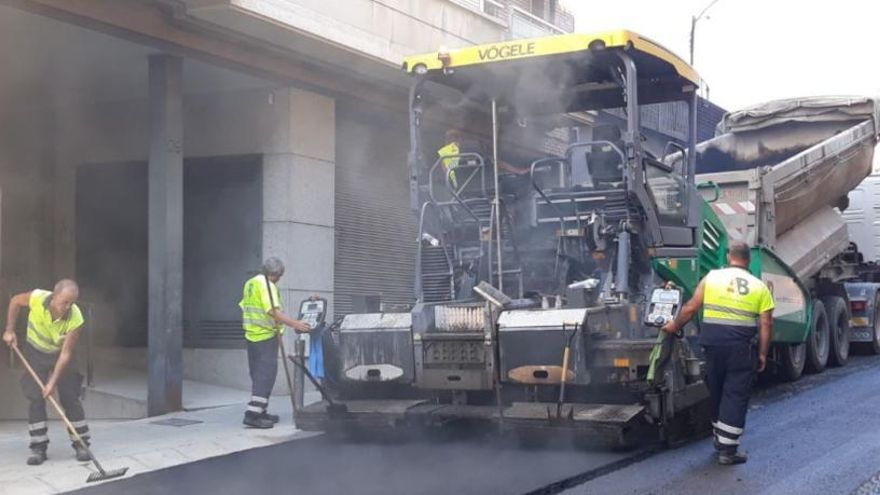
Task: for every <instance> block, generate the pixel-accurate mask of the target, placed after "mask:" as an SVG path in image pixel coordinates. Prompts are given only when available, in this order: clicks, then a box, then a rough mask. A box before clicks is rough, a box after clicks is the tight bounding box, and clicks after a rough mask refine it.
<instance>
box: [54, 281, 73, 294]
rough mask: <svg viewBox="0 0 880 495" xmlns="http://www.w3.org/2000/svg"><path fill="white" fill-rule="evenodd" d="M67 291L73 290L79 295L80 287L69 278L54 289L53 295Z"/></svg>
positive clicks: (57, 284)
mask: <svg viewBox="0 0 880 495" xmlns="http://www.w3.org/2000/svg"><path fill="white" fill-rule="evenodd" d="M65 290H73V291H75V292H76V294H77V295H79V285H78V284H77V283H76V282H74V281H73V280H71V279H69V278H63V279H61V280H59V281H58V283H56V284H55V287H54V288H53V289H52V293H53V294H61V293H62V292H64V291H65Z"/></svg>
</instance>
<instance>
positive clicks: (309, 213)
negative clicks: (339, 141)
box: [263, 89, 336, 349]
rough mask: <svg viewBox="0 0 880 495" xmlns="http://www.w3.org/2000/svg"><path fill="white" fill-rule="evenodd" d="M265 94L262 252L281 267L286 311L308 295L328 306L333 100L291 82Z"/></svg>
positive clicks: (330, 296) (331, 254)
mask: <svg viewBox="0 0 880 495" xmlns="http://www.w3.org/2000/svg"><path fill="white" fill-rule="evenodd" d="M273 100H274V103H273V106H274V107H275V112H274V114H275V116H276V118H277V119H278V125H277V126H276V128H275V132H274V133H273V135H272V136H270V137H269V138H270V142H268V143H265V147H264V149H266V150H267V151H266V152H265V153H264V155H263V257H264V259H265V258H267V257H269V256H277V257H279V258H280V259H282V260H283V261H284V263H285V265H286V267H287V270H286V273H285V275H284V277H283V278H282V279H281V283H280V284H279V289H280V290H281V293H282V299H283V301H284V304H285V309H286V310H287V312H288V313H289V314H291V315H293V316H294V317H295V316H296V313H297V309H298V304H299V302H300V301H301V300H303V299H305V298H307V297H309V296H310V295H312V294H318V295H320V296H322V297H324V298H326V299H327V300H328V304H329V305H330V308H331V311H332V304H333V268H334V238H335V236H334V211H335V210H334V203H335V201H334V191H335V161H336V106H335V101H334V100H333V99H331V98H328V97H325V96H322V95H319V94H316V93H311V92H308V91H302V90H298V89H284V90H277V91H275V93H274V96H273ZM291 335H293V334H292V332H291V333H288V339H287V340H288V349H293V347H292V338H291V337H290V336H291Z"/></svg>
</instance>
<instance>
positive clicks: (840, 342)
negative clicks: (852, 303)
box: [822, 296, 849, 366]
mask: <svg viewBox="0 0 880 495" xmlns="http://www.w3.org/2000/svg"><path fill="white" fill-rule="evenodd" d="M822 303H823V304H824V305H825V313H826V314H827V315H828V336H829V337H830V338H829V339H828V340H829V342H830V343H831V349H830V352H829V353H828V364H829V365H831V366H845V365H846V361H847V359H849V308H848V307H847V306H846V301H845V300H844V299H843V298H842V297H839V296H829V297H823V298H822Z"/></svg>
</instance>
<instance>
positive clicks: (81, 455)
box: [73, 442, 92, 462]
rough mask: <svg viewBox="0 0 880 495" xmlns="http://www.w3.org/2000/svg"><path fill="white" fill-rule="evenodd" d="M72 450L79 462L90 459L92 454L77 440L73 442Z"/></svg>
mask: <svg viewBox="0 0 880 495" xmlns="http://www.w3.org/2000/svg"><path fill="white" fill-rule="evenodd" d="M73 451H74V452H75V453H76V460H77V461H79V462H88V461H91V460H92V456H90V455H89V452H88V451H87V450H86V449H85V447H83V446H82V445H81V444H80V443H79V442H73Z"/></svg>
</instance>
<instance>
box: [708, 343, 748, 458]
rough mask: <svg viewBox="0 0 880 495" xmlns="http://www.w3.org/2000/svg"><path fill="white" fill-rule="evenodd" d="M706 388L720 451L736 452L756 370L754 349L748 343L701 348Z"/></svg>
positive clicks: (716, 443) (744, 423)
mask: <svg viewBox="0 0 880 495" xmlns="http://www.w3.org/2000/svg"><path fill="white" fill-rule="evenodd" d="M703 351H704V352H705V355H706V385H707V386H708V387H709V395H710V397H711V399H710V400H711V401H712V426H713V428H714V430H715V445H716V447H717V448H718V449H719V450H723V451H728V452H736V449H737V447H738V446H739V441H740V437H741V436H742V434H743V428H744V427H745V425H746V411H747V410H748V407H749V396H750V395H751V393H752V385H753V384H754V381H755V376H756V370H757V361H758V357H757V352H756V346H755V345H754V344H752V343H750V342H744V343H741V344H734V345H724V346H714V345H713V346H704V347H703Z"/></svg>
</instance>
